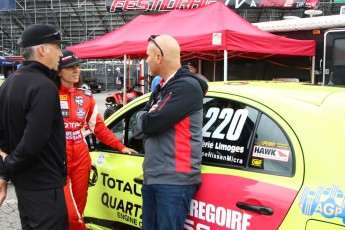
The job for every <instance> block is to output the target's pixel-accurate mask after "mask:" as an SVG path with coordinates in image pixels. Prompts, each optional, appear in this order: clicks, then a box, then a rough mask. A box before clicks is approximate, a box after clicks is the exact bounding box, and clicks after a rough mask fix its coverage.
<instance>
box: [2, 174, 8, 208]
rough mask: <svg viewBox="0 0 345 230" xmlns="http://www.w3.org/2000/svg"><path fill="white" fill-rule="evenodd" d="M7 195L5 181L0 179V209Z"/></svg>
mask: <svg viewBox="0 0 345 230" xmlns="http://www.w3.org/2000/svg"><path fill="white" fill-rule="evenodd" d="M6 195H7V181H6V180H4V179H0V207H1V205H2V203H3V202H4V200H5V198H6Z"/></svg>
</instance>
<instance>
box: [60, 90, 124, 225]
mask: <svg viewBox="0 0 345 230" xmlns="http://www.w3.org/2000/svg"><path fill="white" fill-rule="evenodd" d="M59 95H60V106H61V111H62V115H63V118H64V124H65V131H66V152H67V184H66V186H65V187H64V192H65V198H66V204H67V210H68V217H69V221H70V230H85V229H86V227H85V224H84V220H83V218H82V215H83V213H84V209H85V206H86V197H87V189H88V181H89V173H90V169H91V158H90V154H89V149H88V146H87V144H86V141H85V138H84V135H86V133H90V132H91V133H94V134H95V136H96V137H97V138H98V139H99V140H100V141H101V142H102V143H104V144H106V145H109V146H111V147H112V148H114V149H118V150H122V149H123V148H125V146H124V145H123V144H122V143H121V141H120V140H119V139H118V138H117V137H116V136H114V134H113V133H112V132H111V131H110V130H109V129H108V128H107V127H106V126H105V124H104V121H103V119H102V117H101V115H100V114H99V112H98V110H97V105H96V101H95V100H94V98H93V96H92V94H91V92H90V91H88V90H87V91H85V90H80V89H77V88H75V87H70V88H68V87H64V86H61V87H60V90H59ZM85 127H87V130H85Z"/></svg>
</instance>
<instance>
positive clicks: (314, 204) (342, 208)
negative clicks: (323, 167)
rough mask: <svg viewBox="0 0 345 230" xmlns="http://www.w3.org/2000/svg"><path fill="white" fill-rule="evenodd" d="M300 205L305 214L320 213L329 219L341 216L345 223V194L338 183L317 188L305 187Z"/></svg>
mask: <svg viewBox="0 0 345 230" xmlns="http://www.w3.org/2000/svg"><path fill="white" fill-rule="evenodd" d="M299 207H300V208H301V209H302V213H303V214H304V215H307V216H313V215H315V213H319V214H321V215H322V216H323V217H324V218H327V219H333V218H341V219H342V221H343V223H345V194H344V191H343V190H341V189H340V188H339V186H338V185H337V184H335V185H332V186H331V187H326V186H322V185H320V186H318V187H317V188H316V190H312V189H310V188H309V187H305V188H304V189H303V192H302V196H301V199H300V201H299Z"/></svg>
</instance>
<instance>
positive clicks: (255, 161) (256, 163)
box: [250, 157, 264, 169]
mask: <svg viewBox="0 0 345 230" xmlns="http://www.w3.org/2000/svg"><path fill="white" fill-rule="evenodd" d="M250 166H251V167H254V168H259V169H263V168H264V167H263V166H264V161H263V160H262V159H260V158H254V157H253V158H252V159H251V161H250Z"/></svg>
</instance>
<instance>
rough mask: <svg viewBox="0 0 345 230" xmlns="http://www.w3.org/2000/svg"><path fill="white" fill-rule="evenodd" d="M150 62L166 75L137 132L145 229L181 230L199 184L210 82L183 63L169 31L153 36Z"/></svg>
mask: <svg viewBox="0 0 345 230" xmlns="http://www.w3.org/2000/svg"><path fill="white" fill-rule="evenodd" d="M149 41H150V42H149V45H148V47H147V60H146V62H147V64H148V66H149V68H150V71H151V74H152V75H154V76H155V75H159V76H162V80H161V81H160V85H159V86H157V87H156V89H155V91H154V92H153V93H152V94H151V97H150V100H149V102H148V103H147V104H146V107H145V108H144V110H143V111H140V112H138V114H137V116H136V124H135V125H133V136H134V137H136V138H143V137H144V138H145V141H144V150H145V159H144V163H143V170H144V185H143V186H142V190H141V191H142V197H143V214H142V220H143V223H142V229H143V230H166V229H169V230H182V229H183V226H184V222H185V219H186V217H187V213H188V210H189V206H190V201H191V199H192V197H193V196H194V194H195V193H196V191H197V190H198V188H199V186H200V184H201V157H202V156H201V154H202V149H201V146H202V119H203V96H204V94H205V93H206V91H207V89H208V85H207V83H206V82H205V81H204V80H202V79H201V78H199V77H197V76H196V75H195V74H194V73H192V72H190V71H189V69H188V67H187V66H183V67H181V62H180V46H179V44H178V42H177V41H176V40H175V39H174V38H173V37H171V36H169V35H160V36H158V37H150V39H149Z"/></svg>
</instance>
